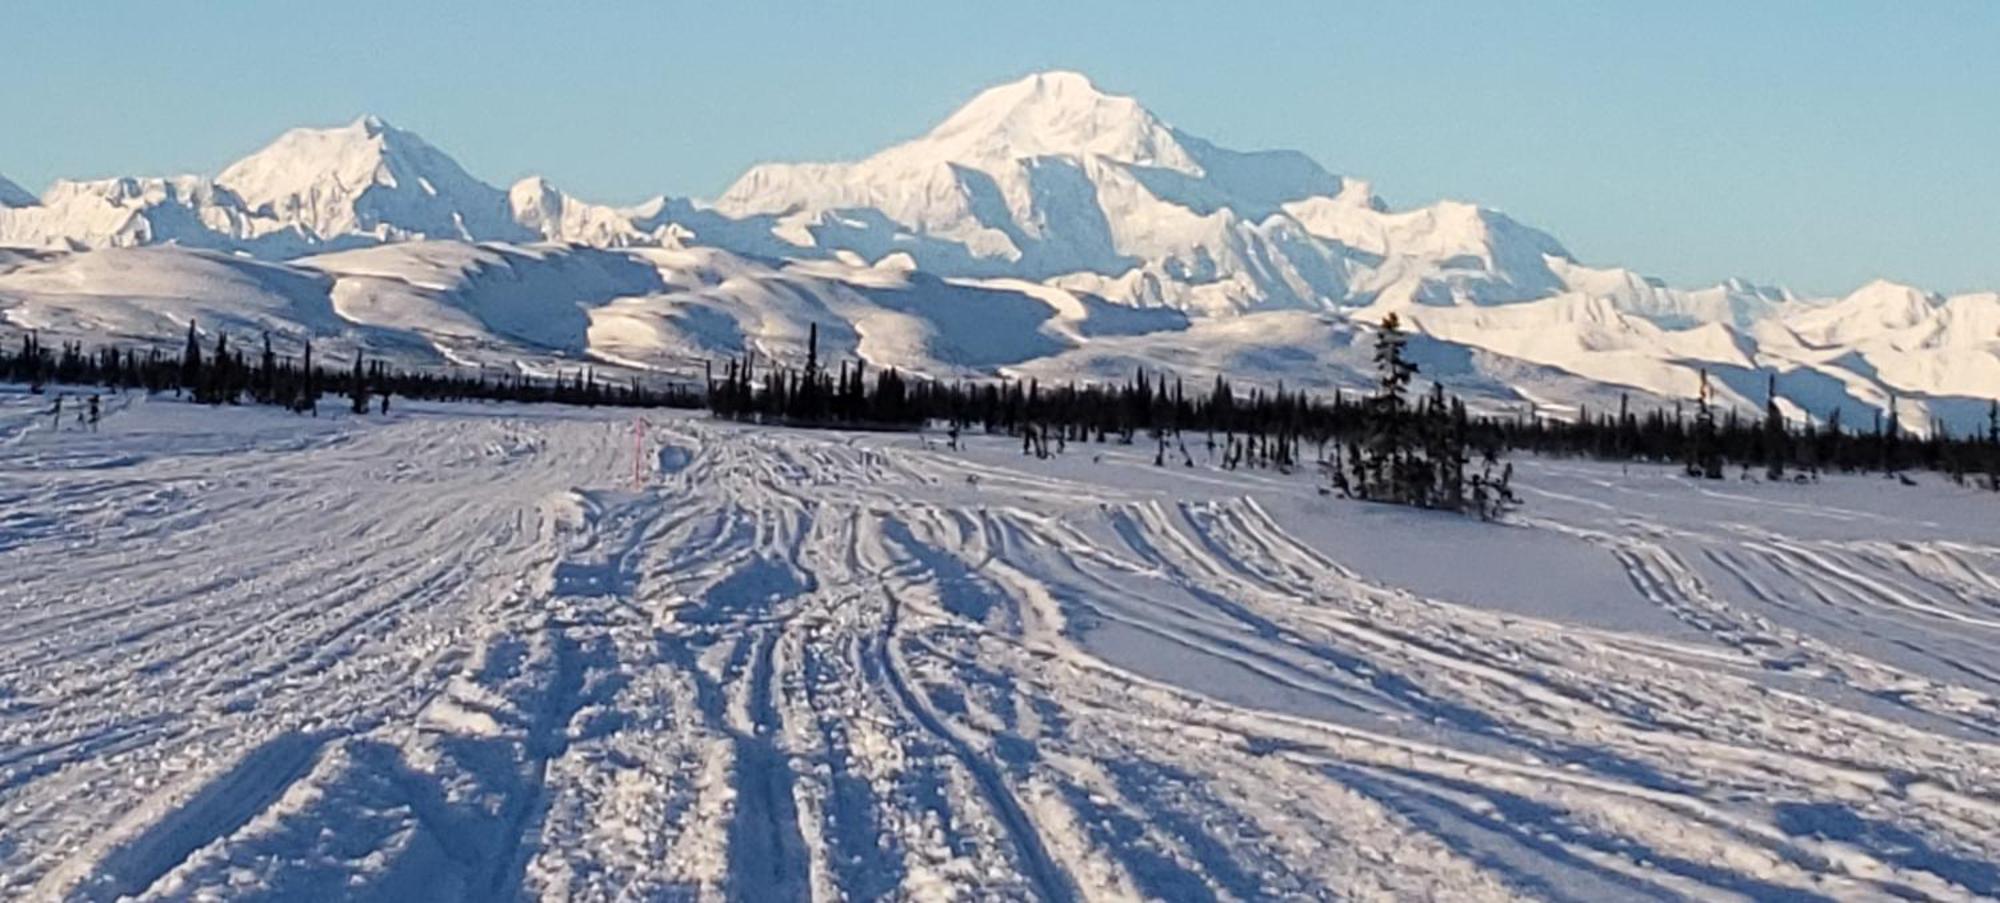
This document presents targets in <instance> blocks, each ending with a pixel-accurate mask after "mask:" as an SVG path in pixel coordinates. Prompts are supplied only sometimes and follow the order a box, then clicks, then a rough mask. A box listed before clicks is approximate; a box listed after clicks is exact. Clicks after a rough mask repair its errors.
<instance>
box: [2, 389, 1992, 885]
mask: <svg viewBox="0 0 2000 903" xmlns="http://www.w3.org/2000/svg"><path fill="white" fill-rule="evenodd" d="M30 404H32V402H30V401H24V400H22V399H21V397H6V396H0V427H4V429H0V437H4V438H0V441H4V442H5V444H4V446H0V573H5V574H6V575H7V577H8V579H7V580H5V581H4V582H0V616H4V617H5V618H6V623H7V625H8V629H7V630H6V631H4V632H0V897H5V898H9V899H15V898H19V899H51V900H53V899H80V900H110V899H118V898H121V897H130V898H137V899H186V898H211V897H220V898H231V899H238V898H241V899H301V898H329V897H330V898H362V899H424V900H454V899H457V900H496V899H515V898H544V899H568V900H594V899H607V900H608V899H662V898H664V899H740V900H759V901H762V900H791V899H841V898H849V899H874V898H882V897H889V898H909V899H937V898H951V897H957V898H980V899H994V898H998V899H1127V898H1134V899H1136V898H1157V899H1176V900H1179V899H1189V900H1231V899H1235V900H1245V899H1269V898H1293V899H1322V898H1326V899H1331V898H1342V899H1345V898H1360V899H1409V898H1447V899H1512V898H1544V899H1560V900H1605V899H1704V900H1706V899H1732V898H1740V899H1797V900H1831V899H1872V898H1885V899H1887V898H1928V899H1970V898H1978V897H1991V896H1996V895H2000V867H1996V866H1995V865H1993V863H1995V862H1996V861H2000V793H1996V791H1995V790H1994V788H1995V787H2000V745H1996V742H1995V741H1996V737H2000V702H1996V696H1995V695H1994V694H1996V693H2000V668H1996V667H1994V666H1993V665H1991V664H1989V662H1990V661H1991V660H1992V656H1993V653H1994V652H1995V651H1996V650H2000V544H1996V542H1995V541H1994V538H1993V537H1992V536H1990V535H1985V536H1982V535H1976V534H1968V535H1941V534H1940V533H1939V531H1938V530H1937V529H1934V527H1935V525H1934V524H1932V523H1930V522H1929V521H1925V522H1922V523H1923V526H1924V529H1922V530H1913V531H1912V532H1911V533H1910V534H1909V535H1890V534H1888V533H1887V531H1886V528H1881V529H1882V535H1876V534H1875V533H1872V532H1870V531H1871V530H1876V529H1877V525H1885V524H1886V525H1894V524H1896V523H1900V522H1899V521H1895V520H1894V519H1893V518H1892V517H1889V516H1887V515H1882V514H1877V513H1871V512H1869V511H1865V510H1862V509H1860V508H1857V507H1852V506H1850V507H1838V506H1827V508H1826V509H1825V510H1824V511H1819V512H1812V511H1809V510H1806V506H1804V505H1792V506H1791V507H1792V508H1799V509H1801V511H1800V512H1799V515H1798V516H1804V515H1806V514H1812V515H1813V516H1812V517H1810V518H1806V519H1804V520H1800V521H1798V522H1797V523H1798V524H1799V526H1798V527H1797V528H1796V529H1795V530H1792V529H1787V525H1788V524H1791V523H1792V522H1790V521H1786V520H1783V519H1782V516H1781V518H1780V519H1778V520H1772V519H1770V518H1764V519H1758V518H1753V517H1750V516H1748V515H1746V514H1745V512H1746V510H1750V507H1751V506H1750V505H1749V503H1748V502H1746V499H1747V498H1748V497H1747V496H1745V495H1743V494H1741V493H1738V492H1734V491H1731V492H1722V491H1716V490H1702V491H1700V492H1697V493H1688V492H1685V491H1683V492H1681V493H1679V494H1676V493H1674V492H1672V491H1670V490H1668V489H1667V488H1665V487H1667V486H1669V485H1671V484H1669V483H1658V484H1652V485H1651V486H1650V488H1646V487H1635V486H1633V485H1628V484H1627V483H1625V482H1621V481H1620V480H1619V479H1618V478H1615V477H1612V476H1609V474H1610V473H1611V471H1609V470H1604V469H1599V470H1592V469H1590V468H1588V467H1587V466H1582V465H1571V464H1554V463H1552V464H1549V465H1547V466H1545V467H1544V466H1538V465H1530V466H1527V467H1524V474H1523V479H1524V480H1525V481H1528V482H1529V484H1530V485H1531V486H1532V485H1535V482H1534V481H1535V480H1536V478H1537V477H1541V478H1543V479H1545V480H1546V481H1547V482H1548V483H1549V484H1550V488H1548V489H1546V490H1545V491H1544V492H1543V493H1542V494H1541V495H1539V496H1537V498H1539V499H1540V503H1538V504H1536V505H1535V506H1534V507H1531V508H1530V509H1529V511H1528V512H1527V513H1526V515H1525V516H1523V517H1522V518H1520V520H1519V521H1518V522H1517V523H1516V524H1515V525H1513V526H1508V527H1494V528H1491V529H1496V530H1502V529H1504V530H1518V531H1527V532H1528V534H1530V535H1532V536H1533V537H1535V538H1537V539H1538V541H1546V542H1549V543H1563V544H1573V545H1575V546H1576V547H1579V548H1583V549H1586V550H1589V551H1588V554H1590V555H1592V556H1595V559H1596V560H1598V561H1602V562H1604V563H1605V565H1606V566H1607V567H1611V568H1615V569H1616V572H1617V573H1621V574H1623V575H1624V577H1625V579H1627V580H1628V581H1629V583H1630V586H1631V591H1632V593H1633V594H1634V602H1633V603H1632V604H1641V605H1645V606H1649V607H1652V608H1654V609H1657V610H1659V611H1662V612H1665V613H1666V614H1668V615H1670V616H1671V618H1672V619H1673V623H1677V624H1680V625H1682V627H1683V628H1684V631H1683V632H1681V633H1676V634H1672V635H1660V634H1648V633H1643V632H1636V631H1634V632H1627V631H1621V630H1617V629H1611V628H1607V627H1603V626H1583V625H1579V624H1574V623H1565V622H1563V621H1560V620H1556V619H1543V618H1538V617H1531V616H1527V615H1523V614H1519V613H1507V612H1502V611H1499V610H1492V609H1487V608H1482V607H1480V606H1478V605H1474V604H1464V603H1454V602H1450V601H1445V600H1443V599H1441V598H1434V597H1431V596H1427V595H1425V594H1423V593H1420V592H1416V591H1413V590H1411V589H1408V588H1406V587H1402V586H1398V585H1396V584H1394V583H1392V582H1387V581H1384V580H1381V579H1377V578H1374V577H1371V576H1369V575H1368V574H1369V569H1368V568H1365V567H1361V566H1357V565H1355V564H1353V563H1350V562H1348V561H1347V560H1346V559H1345V558H1344V556H1343V553H1342V548H1341V546H1340V543H1339V542H1338V541H1333V542H1328V541H1326V540H1324V539H1319V538H1308V537H1307V536H1306V535H1305V534H1304V533H1301V532H1299V531H1297V530H1295V529H1293V527H1296V526H1297V521H1296V520H1295V518H1296V517H1297V516H1298V514H1297V511H1299V510H1317V509H1312V508H1311V507H1310V506H1309V505H1306V504H1305V503H1301V502H1299V501H1298V500H1297V499H1296V498H1294V496H1297V495H1300V494H1304V495H1307V496H1310V494H1311V493H1310V490H1309V489H1306V488H1305V487H1306V486H1307V485H1308V484H1307V482H1305V479H1306V478H1303V477H1301V478H1297V479H1287V478H1282V477H1278V476H1276V475H1273V474H1246V475H1237V474H1231V473H1227V472H1222V471H1214V470H1208V469H1203V470H1202V471H1201V473H1200V475H1199V477H1198V478H1197V477H1196V475H1195V474H1170V475H1168V479H1167V480H1165V481H1161V480H1159V479H1157V478H1156V476H1157V472H1155V471H1154V470H1153V469H1152V468H1151V467H1150V462H1149V461H1145V460H1143V457H1144V456H1138V455H1136V454H1135V455H1127V454H1124V453H1123V450H1118V449H1099V448H1096V447H1092V448H1089V449H1086V450H1085V451H1088V452H1089V453H1090V454H1099V453H1100V452H1101V453H1102V455H1101V460H1100V461H1098V462H1095V463H1089V462H1090V454H1081V455H1080V454H1076V453H1072V455H1070V456H1069V459H1071V460H1070V461H1069V463H1068V464H1067V465H1065V466H1063V467H1061V468H1058V467H1055V466H1052V465H1043V464H1041V463H1039V462H1034V461H1024V460H1021V459H1018V458H1014V457H1011V456H1010V455H1008V454H1006V453H1005V448H1006V444H1005V443H1004V441H1003V440H983V439H974V440H973V441H972V443H971V444H972V449H973V450H972V451H968V452H952V451H948V450H945V449H944V448H942V447H941V446H938V445H936V444H935V443H924V442H921V441H919V440H918V439H917V438H915V437H909V436H866V435H853V436H850V435H846V434H838V433H806V432H794V431H785V430H759V429H751V428H744V427H738V426H733V425H726V424H720V423H715V422H711V421H708V420H705V419H700V418H695V417H689V416H685V415H671V414H654V415H650V428H649V430H648V446H647V448H648V451H647V457H646V463H647V464H648V465H649V467H648V472H647V474H646V477H645V480H644V482H643V485H638V486H634V485H632V482H631V478H630V473H631V468H632V462H631V457H630V456H631V455H632V453H633V452H632V442H631V429H632V427H631V419H630V415H629V414H618V413H599V412H588V411H574V410H562V409H550V408H543V409H535V408H515V407H499V406H484V407H481V406H466V407H452V406H423V405H411V406H409V409H408V410H406V411H404V412H403V413H401V414H398V415H396V416H394V417H391V418H389V419H387V420H386V421H385V420H383V419H381V418H379V417H377V418H371V422H369V423H367V424H365V425H358V424H355V423H353V422H352V421H351V420H348V419H347V418H345V417H342V416H339V415H335V414H329V416H326V417H323V418H320V419H318V420H312V419H306V420H300V419H298V418H293V417H289V416H286V415H282V414H272V413H270V412H260V411H244V412H241V413H235V414H231V415H228V417H230V418H234V419H233V420H232V421H228V423H229V425H228V426H227V428H223V429H217V428H216V424H217V422H218V421H217V416H218V415H214V414H212V413H210V412H207V411H204V410H202V409H198V408H194V407H192V406H187V405H181V404H178V403H174V402H171V401H167V400H158V399H156V400H153V401H150V402H149V401H146V400H145V399H142V398H137V397H132V398H121V399H116V400H114V401H113V403H112V404H111V405H109V406H108V408H107V409H108V410H109V411H110V415H109V416H108V417H107V418H106V423H105V429H104V431H103V432H101V433H98V434H86V433H81V432H76V431H73V430H69V431H52V430H49V429H46V428H45V427H46V424H43V423H37V422H36V421H35V420H34V419H33V417H32V415H31V413H30V408H29V405H30ZM1183 478H1184V479H1183ZM1197 480H1198V482H1197ZM1557 484H1560V485H1561V487H1562V488H1556V486H1557ZM1176 486H1178V487H1181V488H1180V489H1176V488H1174V487H1176ZM1195 486H1199V488H1198V489H1196V488H1192V487H1195ZM1690 498H1691V499H1692V500H1691V501H1690V500H1689V499H1690ZM1751 501H1754V499H1752V500H1751ZM1682 502H1685V503H1686V504H1689V505H1710V506H1713V507H1712V508H1704V509H1700V511H1699V512H1697V513H1696V514H1687V513H1686V512H1678V513H1677V509H1674V508H1673V507H1672V505H1674V504H1679V503H1682ZM1543 508H1547V509H1548V510H1547V511H1544V510H1541V509H1543ZM1769 510H1778V509H1775V508H1773V509H1769ZM1379 514H1380V517H1379V518H1376V519H1374V520H1372V521H1371V523H1375V524H1377V525H1380V524H1382V523H1384V522H1387V521H1388V519H1394V518H1401V519H1403V520H1400V521H1394V522H1395V523H1404V524H1408V525H1410V526H1409V527H1408V529H1409V531H1410V532H1409V534H1408V535H1409V536H1411V537H1421V536H1422V535H1423V532H1422V531H1423V530H1424V529H1425V527H1424V526H1423V524H1424V523H1425V522H1424V521H1423V520H1421V519H1422V518H1425V517H1429V515H1424V514H1422V513H1418V512H1387V511H1385V512H1379ZM1783 516H1792V515H1783ZM1927 516H1928V515H1927ZM1824 524H1833V525H1835V526H1840V525H1847V524H1860V525H1861V527H1860V528H1859V530H1860V532H1858V533H1840V532H1838V530H1834V529H1833V528H1832V527H1824V526H1823V525H1824ZM1829 531H1832V532H1829ZM1332 535H1336V536H1337V535H1338V534H1337V533H1336V534H1332ZM1439 551H1443V552H1445V553H1449V552H1450V550H1448V549H1447V550H1435V549H1422V548H1413V549H1411V552H1410V553H1411V554H1437V553H1438V552H1439ZM1516 579H1520V578H1516ZM1526 579H1533V578H1532V576H1531V577H1528V578H1526Z"/></svg>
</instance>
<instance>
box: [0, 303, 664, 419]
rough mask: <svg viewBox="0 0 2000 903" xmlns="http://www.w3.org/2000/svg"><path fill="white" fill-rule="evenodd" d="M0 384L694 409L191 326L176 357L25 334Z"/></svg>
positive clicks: (640, 392) (607, 384)
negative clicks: (281, 344) (343, 360)
mask: <svg viewBox="0 0 2000 903" xmlns="http://www.w3.org/2000/svg"><path fill="white" fill-rule="evenodd" d="M0 377H4V378H5V379H6V380H8V381H10V382H15V383H25V384H26V385H27V386H28V388H29V391H31V392H40V391H42V388H43V386H45V385H47V384H50V383H55V384H61V385H72V386H102V387H105V388H108V389H118V390H144V391H146V392H151V393H167V392H171V393H173V394H174V396H175V397H186V398H189V399H191V400H192V401H195V402H197V403H201V404H211V405H237V404H263V405H275V406H278V407H282V408H286V409H288V410H292V411H296V412H299V413H302V414H317V413H318V412H319V408H320V403H321V401H322V400H323V399H326V398H328V397H331V398H334V399H339V400H340V401H339V402H338V403H344V404H345V405H346V406H347V407H348V408H349V409H350V410H352V411H354V412H356V413H361V412H364V411H366V410H368V408H369V407H370V406H371V404H373V405H377V406H379V407H380V408H381V410H383V411H385V412H386V411H387V410H388V406H389V398H390V397H392V396H395V397H401V398H412V399H424V400H432V401H471V400H478V401H517V402H531V403H532V402H554V403H559V404H577V405H618V406H627V407H683V408H698V407H701V406H702V404H703V399H702V397H701V393H700V391H699V390H698V389H697V388H694V387H689V386H683V385H678V384H676V385H669V386H664V387H661V386H648V385H645V384H643V383H641V382H640V381H639V380H638V379H636V378H633V379H630V380H625V381H609V380H604V379H600V378H599V377H598V376H597V375H596V373H595V372H593V371H592V370H590V369H588V368H583V369H579V370H577V371H575V372H574V373H570V374H559V375H556V376H553V377H549V378H536V377H532V376H528V375H525V374H518V373H500V374H495V375H492V376H489V375H488V374H487V373H485V372H483V371H482V372H479V373H476V374H458V373H440V372H424V371H410V370H400V369H396V368H394V367H390V366H388V365H387V364H386V363H385V362H383V361H380V360H374V361H371V360H368V359H367V358H366V357H365V356H363V355H360V354H356V355H355V356H354V358H353V359H352V361H351V362H350V364H349V365H348V366H345V367H341V366H331V367H330V366H328V365H327V364H326V362H324V361H323V360H319V359H315V357H314V352H313V344H312V341H311V340H310V339H308V340H306V341H305V342H304V344H303V346H302V347H301V349H300V355H299V356H298V357H296V358H294V357H293V356H291V355H288V354H279V353H277V352H276V351H275V350H274V349H273V347H272V344H271V337H270V336H269V335H268V334H266V335H265V336H263V344H262V348H261V349H260V350H258V351H257V352H256V353H254V354H250V353H246V352H245V349H244V348H243V346H242V345H241V344H240V343H231V342H230V341H229V335H228V334H227V333H217V334H216V335H215V337H214V340H213V342H212V343H210V344H208V345H207V347H206V348H204V343H203V342H202V339H201V335H200V333H199V331H198V329H197V327H196V325H195V324H193V323H189V324H188V334H187V342H186V344H185V345H184V346H183V348H182V350H181V351H180V353H179V354H170V353H165V352H163V351H161V350H160V349H159V348H157V347H155V348H149V349H147V350H146V351H144V352H143V353H141V352H138V351H131V350H126V349H122V348H119V347H118V346H115V345H105V346H100V347H98V348H96V349H94V350H89V351H86V350H85V348H84V346H83V343H81V342H65V343H63V345H62V346H61V347H60V348H53V349H52V348H49V347H47V346H45V345H43V344H42V342H41V340H40V338H39V337H38V336H36V334H34V333H32V332H31V333H26V334H24V335H22V336H21V340H20V343H19V344H18V345H17V346H14V347H13V348H12V349H11V350H10V349H8V348H6V347H0Z"/></svg>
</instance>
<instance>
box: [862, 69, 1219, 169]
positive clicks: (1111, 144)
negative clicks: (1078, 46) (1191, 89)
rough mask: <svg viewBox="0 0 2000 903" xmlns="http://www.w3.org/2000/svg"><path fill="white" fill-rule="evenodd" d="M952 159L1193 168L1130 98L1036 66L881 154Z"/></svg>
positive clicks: (1170, 135)
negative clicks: (1060, 159) (1102, 161)
mask: <svg viewBox="0 0 2000 903" xmlns="http://www.w3.org/2000/svg"><path fill="white" fill-rule="evenodd" d="M892 155H893V156H896V157H902V158H922V159H933V160H946V161H952V162H971V163H976V162H983V161H993V160H1019V159H1025V158H1030V157H1042V156H1066V157H1077V158H1082V157H1089V156H1099V157H1104V158H1107V159H1110V160H1115V161H1117V162H1120V163H1131V164H1136V165H1141V166H1155V167H1160V168H1162V169H1171V170H1175V171H1178V172H1184V173H1187V174H1190V175H1197V176H1198V175H1200V174H1201V172H1202V169H1201V166H1200V164H1199V163H1198V162H1197V161H1196V160H1195V158H1194V156H1193V155H1192V154H1190V153H1189V152H1188V150H1187V149H1186V148H1185V147H1183V146H1182V144H1181V142H1180V140H1179V137H1178V136H1177V135H1176V134H1175V132H1174V130H1173V129H1171V128H1169V127H1168V126H1167V124H1166V123H1164V122H1162V121H1160V118H1159V117H1157V116H1155V115H1153V113H1152V111H1150V110H1147V109H1146V108H1145V107H1144V106H1142V105H1140V103H1139V102H1138V101H1137V100H1134V99H1132V98H1130V97H1124V96H1120V95H1115V94H1107V93H1105V92H1104V91H1101V90H1099V89H1098V87H1097V86H1096V85H1095V84H1092V83H1091V81H1090V79H1089V78H1087V77H1085V76H1084V75H1082V74H1080V73H1076V72H1065V71H1053V72H1038V73H1035V74H1033V75H1030V76H1028V77H1026V78H1023V79H1021V80H1019V81H1015V82H1010V83H1008V84H1004V85H1000V86H998V87H994V88H989V89H987V90H985V91H983V92H980V94H979V95H978V96H976V97H974V98H973V99H972V100H971V101H970V102H968V103H967V104H966V105H965V106H963V107H961V108H959V110H958V112H956V113H953V114H952V115H951V116H950V117H948V118H946V119H945V121H944V122H942V123H940V124H939V125H938V126H937V127H936V128H934V129H932V130H931V131H930V132H929V133H928V134H926V135H925V136H924V137H922V138H919V139H917V140H916V141H913V142H910V143H908V144H905V145H902V146H900V147H897V148H894V149H892V150H891V151H888V152H886V153H885V154H884V156H892Z"/></svg>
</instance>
